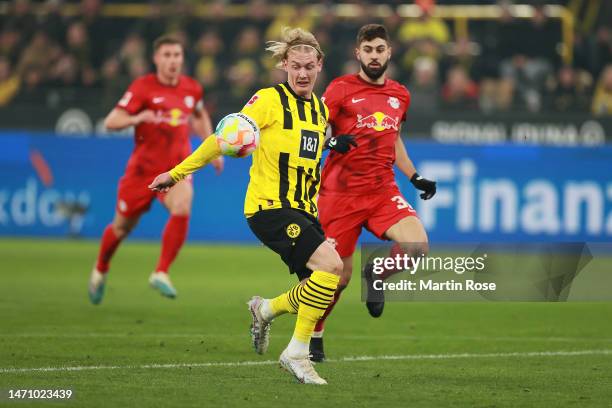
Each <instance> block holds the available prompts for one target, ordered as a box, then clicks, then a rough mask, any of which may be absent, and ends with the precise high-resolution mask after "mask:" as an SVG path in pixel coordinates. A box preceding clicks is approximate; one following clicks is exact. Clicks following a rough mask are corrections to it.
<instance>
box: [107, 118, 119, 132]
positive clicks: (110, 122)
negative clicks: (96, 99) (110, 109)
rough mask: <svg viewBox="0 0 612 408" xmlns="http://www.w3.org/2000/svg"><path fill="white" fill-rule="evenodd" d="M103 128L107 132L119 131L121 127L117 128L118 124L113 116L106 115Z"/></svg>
mask: <svg viewBox="0 0 612 408" xmlns="http://www.w3.org/2000/svg"><path fill="white" fill-rule="evenodd" d="M104 128H106V129H108V130H120V129H121V127H120V126H119V123H117V120H116V119H115V118H114V117H113V115H108V116H107V117H106V118H105V119H104Z"/></svg>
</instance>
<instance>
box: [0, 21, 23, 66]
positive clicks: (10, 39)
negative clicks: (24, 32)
mask: <svg viewBox="0 0 612 408" xmlns="http://www.w3.org/2000/svg"><path fill="white" fill-rule="evenodd" d="M21 41H22V37H21V34H20V33H19V31H18V30H17V29H16V28H11V27H7V28H5V29H4V30H2V32H1V33H0V56H2V57H6V58H8V59H9V60H10V61H11V63H13V64H16V63H17V61H18V59H19V53H20V51H21Z"/></svg>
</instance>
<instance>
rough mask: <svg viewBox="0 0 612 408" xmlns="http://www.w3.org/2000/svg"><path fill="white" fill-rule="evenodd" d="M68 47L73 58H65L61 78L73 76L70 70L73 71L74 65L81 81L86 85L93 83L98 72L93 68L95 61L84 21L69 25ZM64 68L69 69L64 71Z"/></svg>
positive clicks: (67, 33)
mask: <svg viewBox="0 0 612 408" xmlns="http://www.w3.org/2000/svg"><path fill="white" fill-rule="evenodd" d="M66 48H67V53H68V54H69V56H70V57H71V58H70V59H64V61H63V64H64V67H63V68H62V69H60V71H61V72H63V74H61V75H60V78H63V77H64V75H67V77H68V76H69V77H71V74H68V72H70V73H71V72H72V69H73V65H74V69H75V70H76V72H77V75H78V76H80V79H81V83H82V84H83V85H84V86H91V85H93V84H94V82H95V81H96V79H97V74H96V72H95V70H94V68H93V66H94V63H93V60H92V58H91V54H92V49H91V46H90V41H89V37H88V34H87V31H86V29H85V25H84V24H83V23H81V22H74V23H72V24H70V26H68V31H67V32H66ZM68 61H69V62H68ZM64 69H66V70H67V71H66V72H64ZM67 77H66V78H67ZM66 78H64V79H62V81H64V80H66Z"/></svg>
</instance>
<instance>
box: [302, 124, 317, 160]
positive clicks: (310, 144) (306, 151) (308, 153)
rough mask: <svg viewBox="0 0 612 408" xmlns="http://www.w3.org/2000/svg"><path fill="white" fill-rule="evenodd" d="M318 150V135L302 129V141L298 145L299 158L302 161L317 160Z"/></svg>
mask: <svg viewBox="0 0 612 408" xmlns="http://www.w3.org/2000/svg"><path fill="white" fill-rule="evenodd" d="M318 149H319V134H318V133H317V132H314V131H312V130H306V129H302V141H301V143H300V157H302V158H304V159H312V160H316V159H317V152H318Z"/></svg>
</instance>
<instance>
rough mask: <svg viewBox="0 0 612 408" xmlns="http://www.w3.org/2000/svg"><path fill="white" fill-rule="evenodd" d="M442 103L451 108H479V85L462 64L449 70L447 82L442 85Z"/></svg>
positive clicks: (446, 107)
mask: <svg viewBox="0 0 612 408" xmlns="http://www.w3.org/2000/svg"><path fill="white" fill-rule="evenodd" d="M442 105H443V107H444V108H445V109H449V110H475V109H477V108H478V85H477V84H476V83H475V82H474V81H472V80H471V79H470V78H469V77H468V74H467V72H466V71H465V69H463V68H462V67H461V66H455V67H453V68H451V69H449V70H448V73H447V79H446V83H445V84H444V86H443V87H442Z"/></svg>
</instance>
